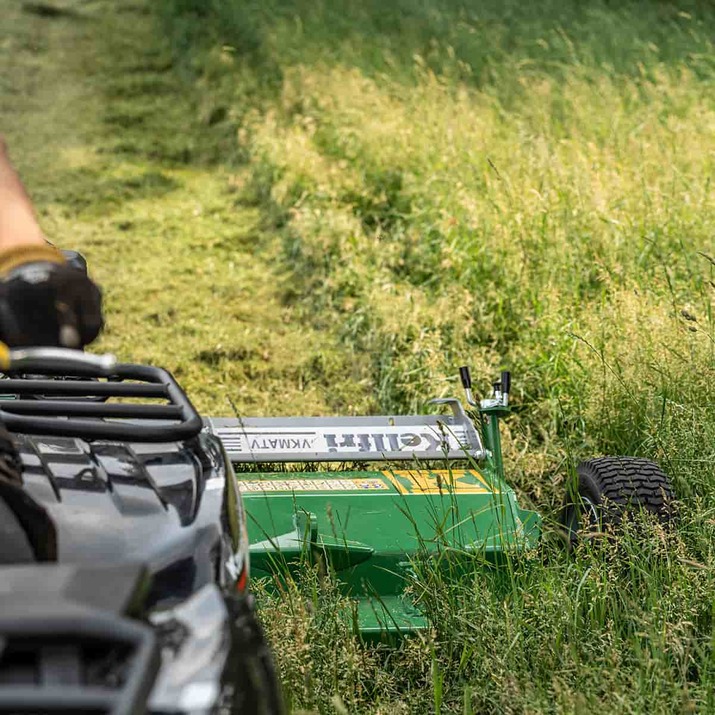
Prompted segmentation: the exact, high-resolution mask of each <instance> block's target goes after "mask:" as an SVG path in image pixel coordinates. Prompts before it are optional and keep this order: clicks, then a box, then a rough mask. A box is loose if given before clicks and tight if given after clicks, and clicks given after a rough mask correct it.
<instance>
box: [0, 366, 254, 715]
mask: <svg viewBox="0 0 715 715" xmlns="http://www.w3.org/2000/svg"><path fill="white" fill-rule="evenodd" d="M48 367H49V366H48ZM120 367H121V366H120ZM125 367H128V368H131V376H132V377H131V379H132V380H135V381H136V380H138V379H142V378H149V379H150V386H151V387H153V386H154V385H156V384H158V383H157V382H156V376H157V375H159V378H160V381H161V385H163V386H166V385H169V386H170V387H171V389H167V391H166V393H167V394H163V395H162V397H163V398H164V399H168V400H169V402H170V403H171V404H170V406H172V405H173V406H176V407H179V408H180V409H179V410H177V411H176V413H175V414H173V415H171V416H169V417H171V418H172V419H171V421H167V420H166V415H163V414H162V415H159V414H157V413H154V414H147V413H146V412H145V413H143V414H140V413H141V410H140V408H143V407H147V408H149V409H154V408H155V406H154V405H150V406H146V405H136V404H127V405H126V406H127V407H130V408H131V410H133V411H134V412H132V413H131V414H128V415H127V417H128V418H129V419H122V420H118V419H116V410H115V409H114V408H116V407H117V405H114V404H112V403H105V402H96V401H90V400H91V399H93V398H94V397H96V396H97V393H98V392H102V391H104V392H105V393H111V396H117V393H118V392H124V393H125V394H122V395H120V396H121V397H126V396H127V395H126V393H128V392H129V391H130V390H131V391H133V392H135V393H138V392H141V391H142V390H141V389H140V388H142V387H143V386H144V385H142V384H140V383H137V382H126V383H124V382H121V379H122V378H121V377H120V376H119V375H118V376H116V381H114V382H111V381H107V382H98V381H89V380H80V381H57V382H54V381H52V380H48V379H47V378H46V377H43V378H40V379H34V380H33V379H13V380H5V381H3V383H0V384H3V385H4V387H6V388H8V389H7V392H8V393H11V394H14V395H15V396H17V397H20V400H15V401H14V405H15V409H14V408H13V400H9V401H3V402H2V403H0V404H1V405H2V406H1V407H0V412H2V413H3V414H4V415H15V416H17V415H20V416H21V417H22V418H23V419H21V420H20V421H19V422H14V423H13V422H12V420H10V422H11V423H12V424H9V425H8V426H9V427H11V428H12V429H14V430H16V431H17V434H16V442H17V446H18V450H19V454H20V458H21V461H22V465H23V484H22V493H23V495H24V497H25V498H26V499H29V500H31V502H32V504H33V505H35V506H36V507H37V508H38V509H40V510H44V513H45V514H46V516H47V518H48V519H49V521H50V522H51V524H52V525H53V527H54V529H53V531H54V540H55V544H54V552H53V553H54V556H53V558H54V559H56V561H55V562H54V563H53V562H50V563H44V564H40V563H37V562H35V563H31V564H28V563H27V559H26V558H19V563H21V564H22V565H10V566H3V567H2V568H0V584H1V585H2V588H1V589H0V712H13V713H14V712H37V713H39V712H66V713H70V712H78V713H79V712H93V713H112V714H114V715H120V714H121V713H127V714H128V713H141V712H157V713H158V712H162V713H164V712H172V713H181V712H195V713H211V712H219V711H220V709H221V708H224V707H227V708H228V710H227V711H228V712H230V711H232V708H233V704H234V703H238V702H241V701H242V698H244V696H245V694H244V693H242V692H241V688H240V678H239V675H240V672H241V671H240V668H239V669H238V670H237V665H236V664H237V662H240V656H241V654H240V652H239V651H241V650H242V649H243V648H244V647H245V644H244V643H242V642H241V637H240V633H239V632H238V629H237V626H236V624H235V618H234V616H233V615H232V614H233V612H234V611H235V609H236V607H237V605H236V604H244V606H240V607H242V608H244V609H245V608H248V605H246V604H248V603H249V600H248V599H247V595H246V594H245V593H244V589H245V586H246V576H247V570H248V562H247V558H248V553H247V546H248V545H247V542H246V536H245V524H244V523H243V518H244V517H243V509H242V507H241V500H240V494H239V493H238V489H237V486H236V483H235V480H233V479H230V478H228V476H229V475H230V471H229V470H227V465H228V462H227V459H226V457H225V453H224V451H223V448H222V446H221V444H220V442H219V441H218V439H216V438H215V437H213V436H211V435H209V434H207V433H204V432H200V431H199V430H200V421H199V424H198V426H197V424H196V422H195V420H194V417H195V416H196V413H195V411H194V409H193V407H192V406H191V403H190V402H189V401H188V399H187V398H186V397H185V395H183V392H181V391H180V388H178V386H176V383H175V382H174V381H173V379H171V376H170V375H168V373H165V372H164V371H156V370H154V369H153V368H147V371H143V370H142V371H139V370H137V366H125ZM50 372H51V371H50V370H47V371H44V374H45V375H47V374H49V373H50ZM127 374H129V372H125V375H127ZM167 376H168V378H169V380H167V379H166V377H167ZM82 386H84V387H82ZM104 386H109V387H104ZM174 386H175V388H176V389H174ZM117 387H119V390H117ZM126 388H129V389H126ZM2 392H5V390H2ZM58 393H59V397H60V400H59V401H55V399H54V398H55V397H57V396H58ZM70 395H71V397H72V398H73V400H76V398H78V397H79V398H82V397H86V398H88V399H87V400H86V401H82V400H81V399H80V401H79V402H77V401H73V402H70V401H69V400H67V399H65V398H67V397H69V396H70ZM48 396H49V399H44V398H47V397H48ZM105 396H106V395H105ZM148 396H149V397H153V395H148ZM25 397H31V398H37V397H42V398H43V399H39V400H37V399H35V400H34V404H35V405H37V408H35V407H34V406H33V404H31V403H32V402H33V400H28V399H24V398H25ZM18 402H19V403H21V407H20V409H19V410H17V409H16V408H17V404H18ZM48 405H49V406H50V407H49V408H48V407H47V406H48ZM72 405H76V406H77V407H73V406H72ZM87 407H92V408H100V409H97V410H96V414H92V415H88V412H87V410H86V409H85V408H87ZM101 408H111V409H105V410H104V412H102V409H101ZM13 410H14V411H13ZM48 412H50V413H52V414H51V415H50V414H48ZM107 417H108V418H109V419H106V418H107ZM33 420H34V422H33ZM46 420H52V421H53V424H54V425H56V428H55V427H52V429H50V430H49V431H50V432H52V433H53V435H54V436H48V435H42V434H35V433H37V432H41V431H42V428H43V427H47V422H46ZM37 425H40V427H38V426H37ZM50 426H51V425H50ZM105 427H106V428H108V429H105ZM28 432H30V433H33V434H28ZM58 433H59V434H60V435H61V436H58ZM130 434H131V435H132V436H133V437H134V439H132V440H126V441H125V440H121V441H118V440H116V439H108V438H107V437H106V435H130ZM102 435H105V437H104V438H103V439H102V438H101V437H102ZM172 437H173V438H174V439H173V440H172ZM6 501H7V500H4V501H3V503H4V504H5V506H7V503H6ZM38 560H39V559H38ZM22 562H25V563H22ZM6 563H7V562H6Z"/></svg>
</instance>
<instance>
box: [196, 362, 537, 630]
mask: <svg viewBox="0 0 715 715" xmlns="http://www.w3.org/2000/svg"><path fill="white" fill-rule="evenodd" d="M461 378H462V384H463V386H464V388H465V391H466V395H467V401H468V403H469V404H470V406H471V407H472V408H473V409H474V412H473V419H472V417H470V416H469V415H468V414H467V412H466V411H465V409H464V407H463V406H462V404H461V402H460V401H459V400H457V399H454V398H448V399H438V400H432V401H431V403H430V404H431V405H432V406H434V407H437V408H439V407H441V408H442V409H444V408H449V412H450V413H449V414H429V415H384V416H372V417H329V418H318V417H305V418H302V417H290V418H245V419H241V418H207V419H206V425H207V429H208V430H209V431H210V432H212V433H213V434H215V435H216V436H218V437H219V438H220V439H221V441H222V443H223V446H224V448H225V450H226V452H227V455H228V458H229V459H230V461H231V462H232V463H233V464H234V466H235V468H236V478H237V480H238V485H239V490H240V492H241V495H242V497H243V502H244V506H245V509H246V512H247V514H248V530H249V538H250V541H251V547H250V552H251V569H252V574H253V576H258V577H260V576H269V575H273V576H275V575H278V576H279V577H281V576H284V575H285V574H286V573H288V572H290V571H291V570H292V569H293V568H295V566H296V564H299V563H300V562H301V561H305V560H306V559H307V560H309V561H310V562H313V563H316V562H317V563H319V564H321V566H322V567H323V568H326V569H329V570H331V571H332V572H333V573H334V574H335V576H336V578H337V580H338V582H339V583H340V585H341V588H343V589H344V591H345V593H346V594H348V595H349V596H350V597H351V598H352V599H353V603H354V605H355V611H354V613H353V618H354V621H353V622H354V623H355V624H356V626H357V629H358V630H359V631H360V633H361V634H362V635H363V637H368V638H372V639H374V638H385V637H386V636H387V637H389V636H391V635H393V636H394V635H400V634H405V633H410V632H414V631H417V630H420V629H423V628H425V627H426V626H427V619H426V617H425V615H424V614H423V613H422V612H421V610H420V603H419V598H416V597H415V593H417V592H418V589H414V588H413V589H409V588H408V586H409V585H410V584H411V583H413V581H414V579H415V577H416V572H419V570H420V566H419V565H420V563H423V564H424V563H425V559H426V560H428V561H429V562H431V563H432V565H434V564H436V563H437V564H440V566H441V565H445V564H446V565H448V566H449V567H450V568H453V567H455V564H457V563H459V564H461V566H462V568H463V567H464V566H465V565H467V566H468V565H469V564H474V563H475V562H479V563H482V564H485V563H495V562H498V561H499V560H500V559H501V558H503V556H504V555H505V553H506V552H507V551H523V550H526V549H529V548H531V547H533V546H534V545H535V543H536V541H537V540H538V536H539V517H538V515H537V514H536V513H535V512H532V511H527V510H523V509H520V508H519V506H518V504H517V501H516V497H515V494H514V491H513V490H512V489H511V488H510V487H509V486H508V485H507V484H506V482H505V481H504V473H503V467H502V458H501V445H500V440H499V424H498V421H499V418H501V417H502V416H504V415H506V414H508V412H509V408H508V394H509V383H510V380H509V374H508V373H504V374H502V378H501V380H500V381H499V382H498V383H496V384H495V386H494V387H495V390H494V396H493V397H492V398H491V399H489V400H483V401H482V402H481V403H479V404H477V403H476V402H475V401H474V400H473V398H472V394H471V380H470V377H469V370H468V369H467V368H462V370H461ZM288 464H294V465H298V467H297V468H294V469H293V470H292V471H291V470H290V468H289V467H287V466H286V465H288ZM301 464H302V468H301V467H300V465H301ZM318 464H322V465H324V468H318ZM346 464H352V465H354V466H353V468H352V469H351V470H346V469H345V465H346ZM249 465H250V466H249ZM278 465H280V469H281V471H277V467H278ZM310 465H313V466H310ZM305 468H308V469H310V470H311V471H303V470H304V469H305Z"/></svg>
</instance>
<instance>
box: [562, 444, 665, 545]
mask: <svg viewBox="0 0 715 715" xmlns="http://www.w3.org/2000/svg"><path fill="white" fill-rule="evenodd" d="M576 473H577V477H578V481H577V485H576V494H574V495H568V494H567V496H566V499H565V501H564V506H563V509H562V511H561V519H560V521H561V524H562V526H563V527H564V529H565V530H566V534H567V536H568V540H569V543H571V544H573V543H574V542H575V541H576V540H577V538H578V534H579V531H580V530H581V529H583V528H584V527H586V529H594V530H596V529H598V530H603V531H613V530H614V529H616V528H618V526H620V525H621V524H622V522H623V519H624V517H626V516H627V515H628V514H632V513H634V512H637V511H641V510H643V511H646V512H648V513H650V514H652V515H653V516H655V517H656V518H657V519H658V521H660V522H661V523H662V524H668V523H669V522H670V521H671V520H672V518H673V516H674V505H675V496H674V494H673V488H672V486H671V484H670V480H669V479H668V476H667V475H666V474H665V473H664V472H663V471H662V470H661V469H660V467H659V466H658V465H657V464H655V463H654V462H651V461H649V460H647V459H641V458H638V457H596V458H595V459H589V460H587V461H585V462H581V464H579V465H578V467H577V468H576Z"/></svg>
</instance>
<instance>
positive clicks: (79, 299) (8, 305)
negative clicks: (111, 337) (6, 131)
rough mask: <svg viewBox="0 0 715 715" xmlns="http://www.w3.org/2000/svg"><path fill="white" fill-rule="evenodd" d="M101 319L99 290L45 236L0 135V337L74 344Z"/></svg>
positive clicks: (17, 342)
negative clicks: (68, 262) (69, 263)
mask: <svg viewBox="0 0 715 715" xmlns="http://www.w3.org/2000/svg"><path fill="white" fill-rule="evenodd" d="M102 323H103V321H102V298H101V293H100V291H99V289H98V288H97V286H96V285H95V284H94V283H93V282H92V281H91V280H90V279H89V277H88V276H87V274H86V273H85V272H84V271H81V270H78V269H77V268H74V267H72V266H70V265H68V264H67V261H66V259H65V257H64V255H63V254H62V252H61V251H59V250H57V249H56V248H55V247H54V246H52V245H51V244H50V243H48V242H47V241H46V240H45V237H44V235H43V233H42V229H41V228H40V225H39V223H38V221H37V218H36V216H35V211H34V209H33V207H32V202H31V201H30V197H29V195H28V194H27V191H26V190H25V187H24V186H23V185H22V181H20V177H19V176H18V174H17V172H16V171H15V169H14V167H13V166H12V163H11V162H10V157H9V155H8V150H7V145H6V144H5V142H4V141H3V140H2V137H0V341H2V342H4V343H6V344H7V345H10V346H32V345H38V346H39V345H45V346H51V345H63V346H65V347H72V348H78V347H82V346H84V345H87V344H88V343H91V342H92V341H93V340H94V339H95V338H96V337H97V335H98V334H99V331H100V330H101V329H102Z"/></svg>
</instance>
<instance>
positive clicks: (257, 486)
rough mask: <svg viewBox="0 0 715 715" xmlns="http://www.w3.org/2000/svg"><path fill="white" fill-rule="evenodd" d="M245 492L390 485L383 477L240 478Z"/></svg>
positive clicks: (366, 488) (361, 488) (350, 489)
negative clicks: (245, 479)
mask: <svg viewBox="0 0 715 715" xmlns="http://www.w3.org/2000/svg"><path fill="white" fill-rule="evenodd" d="M238 489H239V491H241V492H244V493H248V492H250V493H256V492H354V491H386V490H389V486H388V485H387V484H385V482H383V481H382V479H261V480H253V481H244V480H242V479H239V480H238Z"/></svg>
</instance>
